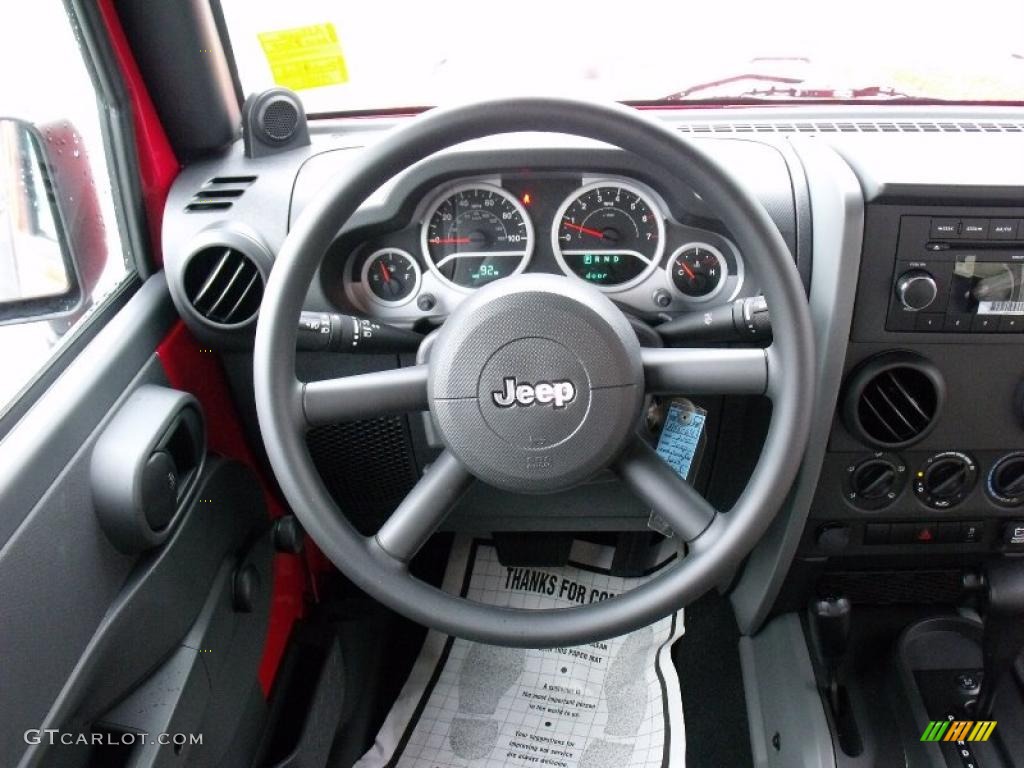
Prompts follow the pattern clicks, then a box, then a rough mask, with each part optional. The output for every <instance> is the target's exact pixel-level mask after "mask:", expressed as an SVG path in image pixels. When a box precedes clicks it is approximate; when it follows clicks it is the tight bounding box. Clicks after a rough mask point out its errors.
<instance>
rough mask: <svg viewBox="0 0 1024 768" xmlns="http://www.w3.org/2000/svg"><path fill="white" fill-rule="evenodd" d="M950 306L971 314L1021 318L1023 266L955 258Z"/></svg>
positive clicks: (1023, 290) (1023, 283) (1023, 301)
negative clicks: (1019, 316) (1017, 316)
mask: <svg viewBox="0 0 1024 768" xmlns="http://www.w3.org/2000/svg"><path fill="white" fill-rule="evenodd" d="M949 298H950V304H951V307H950V309H952V310H953V311H955V312H965V313H970V314H973V315H1024V265H1022V264H1017V263H1006V262H992V261H976V260H975V259H974V258H970V257H969V258H966V259H963V260H960V259H958V260H957V262H956V266H955V267H954V269H953V282H952V286H951V290H950V295H949Z"/></svg>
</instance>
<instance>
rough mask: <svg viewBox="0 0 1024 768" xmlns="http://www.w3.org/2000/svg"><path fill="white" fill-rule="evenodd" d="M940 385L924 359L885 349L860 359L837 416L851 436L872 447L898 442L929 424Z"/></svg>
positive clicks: (940, 394) (942, 388)
mask: <svg viewBox="0 0 1024 768" xmlns="http://www.w3.org/2000/svg"><path fill="white" fill-rule="evenodd" d="M944 392H945V386H944V383H943V380H942V376H941V374H940V373H939V371H938V369H937V368H935V366H934V365H932V364H931V363H930V362H929V361H928V360H926V359H925V358H923V357H921V356H920V355H915V354H912V353H909V352H890V353H886V354H884V355H880V356H878V357H874V358H872V359H870V360H868V361H867V362H866V363H864V364H863V365H861V366H860V367H859V368H858V369H857V370H856V371H855V372H854V373H853V375H852V376H851V377H850V381H849V383H848V385H847V393H846V399H845V402H844V407H843V408H844V412H843V417H844V421H845V423H846V426H847V428H848V429H849V430H850V432H852V433H853V434H854V435H855V436H856V437H858V438H859V439H860V440H862V441H863V442H865V443H867V444H868V445H870V446H874V447H876V448H886V449H894V448H903V447H906V446H908V445H912V444H913V443H916V442H918V441H919V440H920V439H921V438H923V437H924V436H925V435H926V434H928V432H930V431H931V430H932V428H933V427H934V426H935V422H936V419H937V418H938V415H939V411H940V409H941V407H942V401H943V396H944Z"/></svg>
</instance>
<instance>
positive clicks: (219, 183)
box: [185, 176, 257, 213]
mask: <svg viewBox="0 0 1024 768" xmlns="http://www.w3.org/2000/svg"><path fill="white" fill-rule="evenodd" d="M256 178H257V177H256V176H214V177H213V178H212V179H210V180H209V181H208V182H206V183H205V184H203V186H202V187H201V188H200V189H199V191H198V192H196V193H195V194H194V195H193V196H192V199H191V200H190V201H189V202H188V204H187V205H186V206H185V210H186V211H187V212H189V213H203V212H206V211H224V210H227V209H228V208H230V207H231V203H232V201H233V200H236V199H238V198H239V197H241V196H242V195H244V194H245V190H246V189H248V188H249V187H250V186H252V184H253V182H255V181H256Z"/></svg>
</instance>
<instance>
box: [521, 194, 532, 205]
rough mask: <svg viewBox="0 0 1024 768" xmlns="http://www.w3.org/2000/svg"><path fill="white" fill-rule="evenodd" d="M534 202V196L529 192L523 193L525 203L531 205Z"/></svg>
mask: <svg viewBox="0 0 1024 768" xmlns="http://www.w3.org/2000/svg"><path fill="white" fill-rule="evenodd" d="M532 202H533V196H532V195H531V194H530V193H529V192H524V193H523V205H530V204H531V203H532Z"/></svg>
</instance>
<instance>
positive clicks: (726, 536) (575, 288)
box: [254, 98, 814, 648]
mask: <svg viewBox="0 0 1024 768" xmlns="http://www.w3.org/2000/svg"><path fill="white" fill-rule="evenodd" d="M524 131H532V132H536V131H542V132H550V133H563V134H572V135H576V136H580V137H585V138H589V139H595V140H598V141H601V142H605V143H607V144H611V145H614V146H618V147H620V148H622V149H624V150H627V151H629V152H632V153H633V154H635V155H637V156H639V157H641V158H643V159H645V160H648V161H651V162H653V163H656V164H658V165H659V166H661V167H662V168H664V169H665V171H666V172H667V173H669V174H671V175H673V176H675V177H677V178H680V179H685V180H686V181H687V182H688V183H689V184H690V185H691V186H692V188H693V189H694V190H695V191H696V192H697V193H698V194H700V196H701V197H702V198H703V199H704V201H705V202H706V203H707V204H708V206H709V207H710V208H711V209H712V210H714V211H715V212H716V214H717V215H718V216H719V217H720V218H721V220H722V221H723V222H724V224H725V225H726V227H727V228H728V230H729V232H730V233H731V234H732V236H733V237H734V238H735V240H736V242H737V244H738V246H739V249H740V251H741V252H742V253H744V254H745V255H746V256H747V260H748V263H749V267H750V269H751V270H752V271H753V272H754V273H755V275H756V276H757V278H758V279H759V281H760V284H761V286H762V287H763V290H764V293H765V297H766V299H767V302H768V304H769V306H770V307H771V314H772V327H773V335H774V340H773V342H772V344H771V346H770V347H768V348H767V349H695V348H689V349H688V348H659V349H648V348H641V347H640V345H639V342H638V341H637V338H636V335H635V334H634V332H633V330H632V328H631V326H630V324H629V322H628V321H627V320H626V318H625V317H624V315H623V314H622V312H621V311H620V310H619V309H617V308H616V307H615V306H614V305H613V304H612V302H611V301H610V300H609V299H608V298H607V297H606V296H604V295H603V294H602V293H601V292H599V291H598V290H597V289H595V288H594V287H592V286H590V285H588V284H586V283H584V282H583V281H581V280H579V279H577V278H570V277H564V276H556V275H548V274H527V275H519V276H512V277H508V278H505V279H503V280H499V281H495V282H493V283H491V284H489V285H487V286H485V287H483V288H481V289H480V290H478V291H476V292H475V293H474V294H473V295H472V296H470V297H469V298H468V299H467V300H465V301H464V302H463V303H462V304H461V305H460V306H459V307H458V308H457V309H456V310H455V311H454V312H453V313H452V314H451V316H450V317H449V318H448V320H447V321H446V322H445V324H444V326H443V327H442V329H441V330H440V332H439V334H438V336H437V338H436V341H435V344H434V346H433V347H432V349H431V354H430V357H429V360H428V361H427V363H425V364H420V365H415V366H412V367H405V368H399V369H395V370H389V371H384V372H379V373H367V374H359V375H354V376H348V377H342V378H338V379H331V380H327V381H316V382H309V383H302V382H299V381H298V380H297V379H296V374H295V341H296V333H297V328H298V318H299V313H300V312H301V310H302V304H303V299H304V298H305V296H306V293H307V290H308V288H309V285H310V282H311V281H312V279H313V277H314V275H315V273H316V270H317V267H318V266H319V264H320V261H321V259H322V258H323V254H324V253H326V252H327V250H328V246H329V245H330V244H331V242H332V240H333V239H334V238H335V237H336V236H337V234H338V232H339V230H340V229H341V228H342V227H343V226H344V224H345V223H346V222H347V221H348V220H349V218H350V217H351V216H352V215H353V213H355V211H356V209H357V208H358V207H359V206H360V204H361V203H363V201H364V200H366V199H367V198H368V197H369V196H370V195H371V194H372V193H373V192H374V191H375V190H376V189H377V188H378V187H380V186H381V184H383V183H384V182H385V181H386V180H388V179H390V178H391V177H393V176H395V175H396V174H397V173H399V172H401V171H402V170H404V169H406V168H408V167H409V166H411V165H413V164H414V163H417V162H419V161H421V160H423V159H425V158H427V157H429V156H430V155H432V154H434V153H435V152H438V151H440V150H443V149H446V148H448V147H451V146H454V145H456V144H459V143H461V142H464V141H468V140H471V139H478V138H482V137H485V136H491V135H497V134H504V133H514V132H524ZM813 358H814V355H813V340H812V336H811V324H810V315H809V313H808V309H807V300H806V298H805V295H804V292H803V288H802V286H801V283H800V280H799V278H798V276H797V272H796V269H795V267H794V265H793V261H792V258H791V256H790V254H789V251H788V250H787V248H786V245H785V243H784V241H783V240H782V238H781V236H780V235H779V232H778V230H777V229H776V228H775V225H774V224H773V223H772V221H771V219H770V218H769V217H768V215H767V213H766V212H765V210H764V209H763V208H762V207H761V205H760V204H759V203H758V202H757V201H756V200H755V199H754V198H753V197H751V195H750V193H749V192H747V191H746V190H745V189H744V188H743V187H742V186H740V184H739V183H737V181H736V180H735V179H734V178H732V177H731V176H730V175H729V173H728V172H726V171H725V170H724V169H723V168H722V167H721V166H719V165H718V163H716V162H715V161H714V160H712V158H711V157H709V156H708V155H707V154H705V152H704V151H703V150H701V149H700V148H698V147H697V145H696V144H694V143H692V142H690V141H687V140H685V139H684V138H682V137H681V136H680V135H678V133H677V132H675V131H673V130H672V129H671V128H670V127H668V126H666V125H663V124H661V123H658V122H655V121H654V120H652V119H649V118H647V117H645V116H644V115H642V114H641V113H639V112H637V111H636V110H633V109H629V108H626V107H622V106H618V105H603V104H595V103H588V102H579V101H571V100H566V99H550V98H527V99H504V100H495V101H488V102H481V103H475V104H471V105H468V106H462V107H457V108H450V109H436V110H432V111H430V112H427V113H426V114H424V115H422V116H420V117H417V118H416V119H415V120H413V121H412V122H410V123H409V124H408V125H407V126H406V127H404V128H402V129H400V130H397V131H395V132H393V133H391V134H389V135H388V136H386V137H385V138H384V139H383V140H381V141H379V142H378V143H376V144H373V145H372V146H368V147H367V148H365V149H364V150H362V151H361V152H360V153H359V154H358V155H357V156H355V158H354V160H353V162H352V163H351V165H350V166H349V167H348V168H347V171H346V173H345V174H344V175H343V176H342V177H339V178H336V179H334V180H333V182H332V183H330V184H329V185H328V186H327V187H326V188H325V189H324V190H323V191H322V192H321V193H320V194H319V195H318V196H317V197H316V199H315V200H314V201H312V202H311V203H310V204H309V205H308V206H307V207H306V209H305V210H304V211H303V213H302V215H301V216H300V217H299V220H298V221H297V222H296V224H295V226H294V228H293V229H292V230H291V232H290V233H289V235H288V237H287V239H286V240H285V242H284V244H283V246H282V248H281V251H280V253H279V255H278V257H277V261H276V263H275V265H274V269H273V271H272V273H271V276H270V280H269V281H268V284H267V289H266V294H265V296H264V299H263V305H262V309H261V311H260V318H259V324H258V327H257V331H256V347H255V357H254V376H255V391H256V408H257V411H258V414H259V423H260V428H261V430H262V434H263V440H264V443H265V446H266V450H267V455H268V457H269V459H270V463H271V466H272V467H273V470H274V473H275V475H276V476H277V479H278V481H279V483H280V486H281V490H282V491H283V493H284V495H285V497H286V498H287V500H288V502H289V503H290V505H291V507H292V509H293V510H294V512H295V514H296V516H297V517H298V518H299V520H300V521H301V522H302V524H303V526H304V527H305V529H306V531H307V532H308V533H309V535H310V536H311V537H312V538H313V540H314V541H315V542H316V543H317V545H318V546H319V547H320V549H321V550H323V552H324V553H325V554H326V555H327V556H328V557H329V558H330V560H331V561H332V562H333V563H334V564H335V565H336V566H337V567H338V568H339V569H340V570H341V571H342V572H343V573H344V574H345V575H346V576H348V577H349V578H350V579H351V580H352V581H353V582H354V583H355V584H356V585H358V586H359V587H360V588H362V589H363V590H365V591H366V592H367V593H369V594H370V595H372V596H373V597H375V598H376V599H378V600H379V601H380V602H382V603H384V604H385V605H388V606H389V607H391V608H392V609H394V610H395V611H397V612H398V613H400V614H403V615H405V616H406V617H408V618H409V619H412V620H413V621H416V622H419V623H421V624H425V625H427V626H430V627H434V628H435V629H438V630H441V631H443V632H446V633H448V634H452V635H457V636H461V637H466V638H469V639H472V640H477V641H481V642H486V643H491V644H496V645H509V646H523V647H535V648H546V647H556V646H565V645H578V644H582V643H587V642H592V641H595V640H598V639H607V638H610V637H613V636H616V635H621V634H625V633H627V632H629V631H632V630H634V629H637V628H639V627H642V626H645V625H647V624H650V623H651V622H653V621H655V620H657V619H659V618H661V617H663V616H666V615H668V614H670V613H672V612H673V611H675V610H678V609H679V608H681V607H683V606H685V605H687V604H689V603H690V602H692V601H694V600H696V599H697V598H698V597H700V596H701V595H702V594H704V592H706V591H707V590H708V589H710V588H711V587H712V586H714V585H715V584H717V583H719V582H720V581H721V580H722V579H724V578H725V577H726V576H727V575H728V574H729V572H730V571H731V570H732V569H734V568H735V567H736V566H738V565H739V564H740V562H741V561H742V559H743V558H744V557H745V556H746V555H747V554H748V553H749V551H750V550H751V549H752V548H753V546H754V544H755V543H756V542H757V541H758V540H759V539H760V537H761V536H762V534H763V533H764V532H765V530H766V529H767V527H768V525H769V524H770V522H771V520H772V518H773V517H774V516H775V514H776V512H777V511H778V509H779V507H780V505H781V504H782V501H783V499H784V498H785V496H786V494H787V493H788V491H789V489H790V486H791V484H792V482H793V480H794V478H795V477H796V473H797V470H798V468H799V465H800V461H801V458H802V456H803V452H804V448H805V447H806V442H807V436H808V431H809V426H810V402H811V396H812V392H813V377H812V374H813ZM645 392H646V393H650V394H749V395H762V394H763V395H767V396H768V397H769V398H770V399H771V400H772V415H771V422H770V425H769V429H768V434H767V437H766V439H765V443H764V447H763V449H762V451H761V455H760V458H759V460H758V462H757V465H756V467H755V469H754V471H753V473H752V474H751V475H750V478H749V480H748V482H747V485H746V488H745V489H744V491H743V493H742V494H741V495H740V497H739V499H738V500H737V501H736V503H735V505H734V506H733V508H732V509H731V510H729V511H727V512H719V511H718V510H716V509H715V508H714V507H713V506H712V505H711V504H710V503H708V502H707V501H706V500H705V499H704V498H703V497H702V496H701V495H700V494H698V493H697V492H696V491H695V490H694V489H693V488H692V487H691V486H690V485H689V484H688V483H686V482H685V481H684V480H682V479H681V478H680V477H679V476H678V475H677V474H676V473H675V472H674V471H673V470H672V469H671V468H670V467H669V466H668V465H667V464H665V463H664V462H663V461H662V460H661V459H660V458H659V457H658V455H657V454H656V453H655V452H654V450H653V449H652V448H651V447H650V446H649V445H648V444H647V443H646V442H644V441H643V440H642V439H641V438H640V437H639V436H637V434H636V432H635V428H636V426H637V425H638V423H639V420H640V415H641V410H642V405H643V400H644V394H645ZM427 409H429V410H430V411H431V412H432V414H433V416H434V418H435V420H436V423H437V426H438V428H439V431H440V434H441V436H442V438H443V441H444V443H445V446H446V448H445V450H444V452H443V453H441V455H440V456H439V457H438V458H437V460H436V461H435V462H434V463H433V464H432V465H431V466H430V468H429V469H428V470H427V472H426V473H425V474H424V476H423V477H422V478H421V479H420V480H419V482H418V483H417V484H416V485H415V486H414V487H413V489H412V490H411V491H410V492H409V494H408V496H406V498H405V499H404V500H403V501H402V502H401V504H399V506H398V507H397V509H396V510H395V511H394V512H393V513H392V515H391V516H390V517H389V518H388V520H387V521H386V522H385V523H384V524H383V526H382V527H381V528H380V530H379V531H378V532H377V534H376V535H373V536H363V535H362V534H360V533H359V532H357V531H356V530H355V528H353V527H352V525H351V524H350V523H349V522H348V521H347V520H346V519H345V517H344V515H343V514H341V511H340V510H339V509H338V507H337V505H336V504H335V503H334V501H333V499H332V498H331V495H330V494H329V493H328V491H327V490H326V488H325V487H324V485H323V482H322V481H321V479H320V476H319V475H318V473H317V471H316V469H315V468H314V465H313V462H312V459H311V458H310V455H309V451H308V449H307V447H306V441H305V433H306V431H307V430H308V429H310V428H312V427H314V426H316V425H320V424H329V423H336V422H339V421H346V420H353V419H366V418H373V417H377V416H380V415H384V414H393V413H401V412H409V411H424V410H427ZM605 468H611V469H612V470H613V471H615V472H616V473H617V474H618V475H619V476H620V477H621V479H622V480H623V481H624V482H625V483H626V484H627V486H628V487H629V488H631V489H632V491H633V492H634V493H636V494H637V495H638V496H639V497H640V499H641V500H643V501H644V502H645V503H647V504H648V505H650V507H651V508H652V509H653V510H654V511H655V512H657V514H658V515H659V516H660V517H661V518H662V520H663V521H664V522H665V523H667V524H668V526H669V527H670V528H671V529H672V531H673V532H674V534H675V536H676V537H678V538H679V539H681V540H683V541H685V542H687V545H688V550H689V551H688V554H687V555H686V557H683V558H679V559H677V562H676V563H675V564H674V565H671V566H669V567H667V568H665V569H663V570H662V571H660V572H659V573H658V574H657V575H656V576H655V577H653V578H652V579H651V580H649V581H647V582H645V583H644V584H643V585H641V586H639V587H638V588H636V589H633V590H631V591H629V592H627V593H625V594H623V595H620V596H617V597H614V598H611V599H608V600H605V601H603V602H598V603H594V604H590V605H586V606H579V607H572V608H559V609H549V610H522V609H513V608H499V607H495V606H490V605H484V604H482V603H478V602H474V601H470V600H467V599H464V598H461V597H458V596H454V595H450V594H447V593H445V592H443V591H441V590H440V589H437V588H436V587H433V586H431V585H429V584H427V583H425V582H423V581H421V580H419V579H416V578H415V577H414V576H412V575H411V573H410V572H409V568H408V564H409V561H410V560H411V559H412V558H413V556H414V555H415V554H416V552H417V551H418V550H419V549H420V547H421V546H422V545H423V544H424V542H425V541H426V540H427V538H428V537H429V536H430V535H431V534H432V533H433V532H434V531H435V530H436V529H437V528H438V527H439V526H440V524H441V523H442V522H443V520H444V517H445V515H446V513H447V511H448V509H449V508H450V507H451V505H452V504H453V503H454V502H455V501H456V500H457V499H458V498H459V496H460V495H461V494H462V493H463V492H464V491H465V489H466V488H467V487H468V485H469V484H470V483H471V482H474V481H475V479H479V480H481V481H484V482H487V483H491V484H493V485H495V486H498V487H500V488H504V489H507V490H512V491H520V492H524V493H545V492H551V491H555V490H559V489H564V488H567V487H570V486H572V485H574V484H577V483H579V482H581V481H583V480H586V479H587V478H588V477H590V476H592V475H593V474H594V473H596V472H598V471H599V470H602V469H605ZM527 503H528V502H527Z"/></svg>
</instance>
